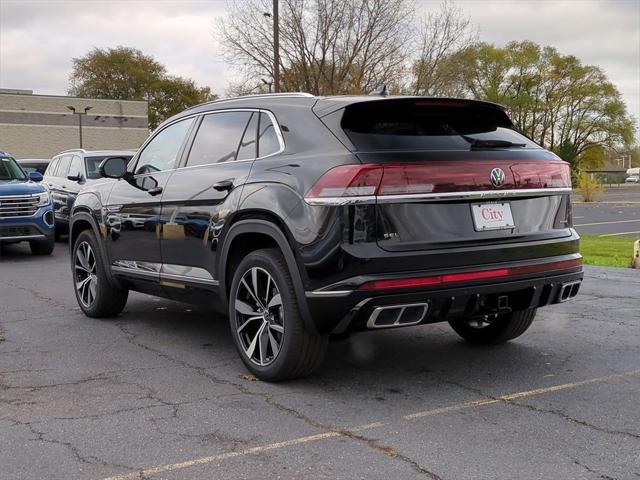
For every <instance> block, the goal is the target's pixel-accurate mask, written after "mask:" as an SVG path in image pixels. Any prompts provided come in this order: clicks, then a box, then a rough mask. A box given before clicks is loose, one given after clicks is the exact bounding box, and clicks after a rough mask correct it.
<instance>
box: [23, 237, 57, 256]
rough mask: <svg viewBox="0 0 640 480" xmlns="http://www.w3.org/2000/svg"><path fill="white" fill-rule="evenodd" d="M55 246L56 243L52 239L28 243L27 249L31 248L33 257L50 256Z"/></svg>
mask: <svg viewBox="0 0 640 480" xmlns="http://www.w3.org/2000/svg"><path fill="white" fill-rule="evenodd" d="M55 246H56V242H55V240H54V238H53V237H51V238H47V239H46V240H31V241H30V242H29V248H31V253H33V254H34V255H51V253H52V252H53V249H54V248H55Z"/></svg>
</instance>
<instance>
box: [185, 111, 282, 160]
mask: <svg viewBox="0 0 640 480" xmlns="http://www.w3.org/2000/svg"><path fill="white" fill-rule="evenodd" d="M226 112H257V113H266V114H267V115H268V116H269V120H271V123H272V124H273V127H274V130H275V132H276V137H278V143H279V144H280V149H279V150H278V151H277V152H273V153H270V154H269V155H263V156H261V157H256V158H246V159H244V160H233V161H228V162H215V163H203V164H201V165H185V166H184V167H178V168H176V169H175V170H186V169H189V168H199V167H210V166H213V165H228V164H232V163H240V162H255V161H257V160H262V159H263V158H269V157H272V156H274V155H278V154H280V153H282V152H284V149H285V147H286V145H285V143H284V136H283V135H282V130H281V128H280V124H279V123H278V121H277V120H276V117H275V115H274V114H273V113H272V112H270V111H269V110H263V109H261V108H249V107H247V108H224V109H220V110H214V111H210V112H202V113H199V114H198V115H201V116H202V117H204V116H206V115H215V114H216V113H226ZM199 128H200V127H198V129H199ZM197 136H198V132H196V134H195V136H194V137H193V140H194V141H195V139H196V137H197ZM257 141H258V142H260V139H259V138H258V139H257ZM191 146H193V142H191ZM187 162H189V156H188V155H187Z"/></svg>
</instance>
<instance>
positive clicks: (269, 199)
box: [70, 94, 583, 380]
mask: <svg viewBox="0 0 640 480" xmlns="http://www.w3.org/2000/svg"><path fill="white" fill-rule="evenodd" d="M101 170H102V172H103V174H104V175H105V176H107V177H112V178H118V179H119V181H116V182H111V183H103V184H100V185H96V186H94V187H91V188H88V189H85V190H83V191H82V193H81V194H80V195H79V196H78V198H77V200H76V203H75V205H74V207H73V213H72V220H71V239H70V243H71V246H72V255H71V268H72V272H73V277H74V285H75V286H76V297H77V299H78V303H79V305H80V307H81V309H82V310H83V311H84V312H85V314H86V315H88V316H91V317H108V316H113V315H117V314H118V313H119V312H120V311H121V310H122V309H123V308H124V306H125V303H126V301H127V294H128V291H129V290H137V291H140V292H145V293H149V294H152V295H158V296H162V297H167V298H172V299H176V300H182V301H187V302H196V303H206V304H215V305H217V306H220V307H221V308H222V309H223V310H224V311H226V312H228V314H229V319H230V326H231V332H232V336H233V339H234V341H235V344H236V346H237V350H238V352H239V354H240V357H241V358H242V360H243V362H244V364H245V365H246V366H247V368H248V369H249V370H250V371H251V372H253V373H254V374H255V375H256V376H258V377H259V378H261V379H265V380H279V379H284V378H292V377H296V376H301V375H305V374H308V373H310V372H312V371H313V370H314V369H315V368H317V367H318V366H319V365H320V363H321V361H322V359H323V356H324V353H325V350H326V347H327V340H328V336H329V334H332V333H333V334H346V333H348V332H351V331H354V330H365V329H374V330H375V329H381V328H389V327H402V326H409V325H418V324H424V323H435V322H441V321H448V322H449V323H450V324H451V326H452V327H453V329H454V330H455V331H456V332H457V333H458V334H460V335H461V336H462V337H463V338H465V339H466V340H468V341H471V342H476V343H483V344H494V343H500V342H504V341H507V340H510V339H513V338H515V337H518V336H519V335H521V334H522V333H523V332H524V331H525V330H526V329H527V328H528V327H529V325H530V324H531V323H532V321H533V319H534V317H535V314H536V309H537V308H539V307H543V306H546V305H550V304H555V303H559V302H563V301H565V300H567V299H569V298H570V297H573V296H575V295H576V294H577V292H578V289H579V287H580V282H581V280H582V276H583V273H582V259H581V256H580V254H579V253H578V252H579V248H578V241H579V237H578V235H577V233H576V232H575V230H574V229H573V228H572V219H571V200H570V192H571V184H570V174H569V166H568V164H567V163H565V162H563V161H561V160H560V159H559V158H558V157H557V156H556V155H554V154H553V153H551V152H549V151H546V150H544V149H543V148H541V147H540V146H538V145H536V144H535V143H534V142H533V141H531V140H530V139H529V138H527V137H525V136H524V135H522V134H521V133H519V132H518V131H517V129H516V128H515V127H514V125H513V123H512V122H511V120H510V119H509V118H508V117H507V115H506V113H505V111H504V109H503V108H502V107H501V106H498V105H495V104H492V103H486V102H478V101H470V100H456V99H435V98H422V97H417V98H415V97H388V98H384V97H371V96H367V97H363V96H357V97H314V96H311V95H308V94H282V95H263V96H253V97H244V98H237V99H231V100H223V101H216V102H212V103H206V104H202V105H199V106H197V107H193V108H191V109H188V110H186V111H184V112H183V113H181V114H179V115H176V116H174V117H172V118H171V119H169V120H167V121H166V122H164V123H163V124H162V125H161V126H160V127H159V128H158V129H157V130H156V131H155V132H154V133H153V134H152V136H151V137H150V138H149V139H148V140H147V142H146V143H145V144H144V145H143V146H142V147H141V148H140V150H139V151H138V153H137V154H136V155H135V157H134V158H133V159H132V160H131V161H129V160H128V159H127V158H110V159H107V160H105V161H104V163H103V164H102V165H101Z"/></svg>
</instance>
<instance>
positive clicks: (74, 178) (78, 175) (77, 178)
mask: <svg viewBox="0 0 640 480" xmlns="http://www.w3.org/2000/svg"><path fill="white" fill-rule="evenodd" d="M67 180H71V181H72V182H80V181H82V174H81V173H80V172H77V173H76V174H75V175H67Z"/></svg>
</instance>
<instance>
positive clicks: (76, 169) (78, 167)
mask: <svg viewBox="0 0 640 480" xmlns="http://www.w3.org/2000/svg"><path fill="white" fill-rule="evenodd" d="M68 175H82V176H84V172H83V171H82V158H80V157H79V156H77V155H74V156H73V158H72V159H71V166H70V167H69V173H68Z"/></svg>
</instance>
